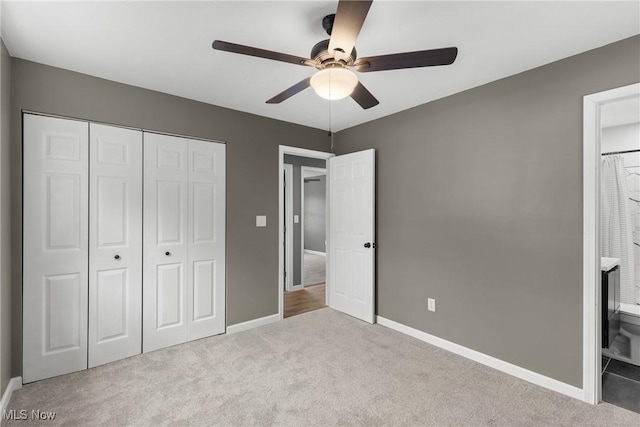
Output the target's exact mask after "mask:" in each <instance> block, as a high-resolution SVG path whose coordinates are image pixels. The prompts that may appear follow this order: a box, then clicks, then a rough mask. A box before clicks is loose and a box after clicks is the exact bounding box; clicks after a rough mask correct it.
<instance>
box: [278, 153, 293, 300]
mask: <svg viewBox="0 0 640 427" xmlns="http://www.w3.org/2000/svg"><path fill="white" fill-rule="evenodd" d="M283 166H284V169H283V170H284V174H285V175H284V176H285V179H286V181H287V183H288V184H287V185H288V186H289V191H288V192H287V193H286V194H285V197H286V200H285V211H286V212H285V215H284V217H283V218H282V221H286V224H283V225H284V227H285V229H287V230H289V232H288V233H285V234H286V239H287V241H286V244H285V248H288V250H285V257H286V260H285V266H286V268H285V271H286V272H287V277H286V279H285V284H284V285H285V287H286V289H287V291H292V290H293V165H291V164H288V163H285V164H284V165H283ZM283 232H284V231H283ZM280 286H282V284H281V285H280Z"/></svg>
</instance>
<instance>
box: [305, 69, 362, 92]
mask: <svg viewBox="0 0 640 427" xmlns="http://www.w3.org/2000/svg"><path fill="white" fill-rule="evenodd" d="M310 83H311V87H312V88H313V90H315V91H316V93H317V94H318V95H319V96H321V97H323V98H325V99H331V100H334V99H342V98H346V97H347V96H349V95H351V92H353V89H355V87H356V85H357V84H358V77H357V76H356V75H355V74H354V73H353V72H352V71H350V70H347V69H346V68H342V67H331V68H325V69H324V70H320V71H318V72H317V73H315V74H314V75H313V76H312V77H311V82H310Z"/></svg>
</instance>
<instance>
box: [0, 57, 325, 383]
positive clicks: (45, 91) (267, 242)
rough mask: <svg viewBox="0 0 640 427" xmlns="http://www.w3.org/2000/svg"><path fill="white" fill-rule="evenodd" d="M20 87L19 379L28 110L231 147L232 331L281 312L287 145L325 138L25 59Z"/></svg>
mask: <svg viewBox="0 0 640 427" xmlns="http://www.w3.org/2000/svg"><path fill="white" fill-rule="evenodd" d="M11 83H12V101H11V124H12V127H11V135H12V138H11V139H12V144H13V145H12V147H13V148H15V149H13V150H12V160H13V162H12V166H13V167H12V178H13V181H12V188H13V189H14V191H13V194H12V196H13V197H12V206H13V215H14V216H13V220H14V221H13V235H12V246H13V251H14V252H13V255H14V256H13V260H12V263H13V284H14V288H13V289H14V292H13V307H14V310H13V325H14V327H13V349H14V351H13V375H20V373H21V366H22V362H21V360H22V354H21V348H22V345H21V335H22V330H21V325H22V322H21V316H22V313H21V309H20V307H21V305H22V290H21V261H22V260H21V256H22V241H21V233H22V223H21V221H22V212H21V206H22V201H21V198H22V194H21V190H20V189H21V186H22V182H21V174H22V171H21V164H22V159H21V150H20V149H19V147H20V141H21V113H20V111H21V110H22V109H25V110H31V111H38V112H43V113H49V114H57V115H61V116H69V117H77V118H82V119H87V120H95V121H102V122H108V123H114V124H120V125H126V126H132V127H138V128H145V129H151V130H157V131H160V132H168V133H175V134H182V135H188V136H195V137H201V138H209V139H216V140H222V141H225V142H226V143H227V325H233V324H236V323H240V322H244V321H247V320H251V319H255V318H259V317H263V316H268V315H272V314H275V313H277V311H278V240H279V239H278V145H280V144H282V145H290V146H298V147H304V148H310V149H315V150H321V151H329V148H330V145H329V137H328V136H327V133H326V132H325V131H320V130H317V129H311V128H307V127H304V126H299V125H294V124H290V123H285V122H281V121H277V120H272V119H268V118H264V117H259V116H255V115H251V114H247V113H241V112H238V111H233V110H229V109H225V108H221V107H216V106H213V105H208V104H204V103H200V102H196V101H191V100H188V99H184V98H179V97H176V96H171V95H167V94H163V93H159V92H154V91H150V90H146V89H142V88H138V87H133V86H127V85H123V84H120V83H115V82H111V81H107V80H103V79H99V78H96V77H92V76H88V75H84V74H79V73H74V72H71V71H66V70H62V69H59V68H54V67H49V66H45V65H41V64H37V63H33V62H29V61H24V60H20V59H16V58H14V59H13V61H12V73H11ZM274 108H277V106H276V107H274ZM256 215H266V216H267V227H266V228H256V227H255V216H256Z"/></svg>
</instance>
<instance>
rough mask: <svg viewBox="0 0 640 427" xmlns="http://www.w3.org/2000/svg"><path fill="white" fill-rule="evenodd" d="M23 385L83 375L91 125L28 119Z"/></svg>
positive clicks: (25, 164)
mask: <svg viewBox="0 0 640 427" xmlns="http://www.w3.org/2000/svg"><path fill="white" fill-rule="evenodd" d="M23 118H24V121H23V123H24V129H23V131H24V133H23V143H24V151H23V152H24V180H23V186H24V197H23V200H24V202H23V203H24V208H23V221H24V235H23V263H24V266H23V286H24V288H23V327H24V331H23V364H24V366H23V379H24V382H25V383H28V382H32V381H37V380H41V379H44V378H49V377H53V376H56V375H61V374H66V373H69V372H74V371H78V370H81V369H86V367H87V275H88V269H87V265H88V200H87V195H88V124H87V123H84V122H79V121H75V120H65V119H58V118H51V117H43V116H37V115H32V114H25V115H24V116H23Z"/></svg>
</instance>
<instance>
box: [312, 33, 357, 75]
mask: <svg viewBox="0 0 640 427" xmlns="http://www.w3.org/2000/svg"><path fill="white" fill-rule="evenodd" d="M310 56H311V58H313V60H314V61H315V63H316V68H318V69H319V70H321V69H323V68H327V67H328V66H338V65H341V66H344V67H351V66H352V65H353V64H354V63H355V62H356V58H357V57H358V54H357V52H356V48H355V47H354V48H353V50H352V51H351V55H350V56H349V58H348V59H347V60H346V61H344V60H336V59H335V58H334V55H333V54H332V53H329V39H327V40H322V41H321V42H318V43H316V44H315V46H313V48H312V49H311V55H310Z"/></svg>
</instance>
